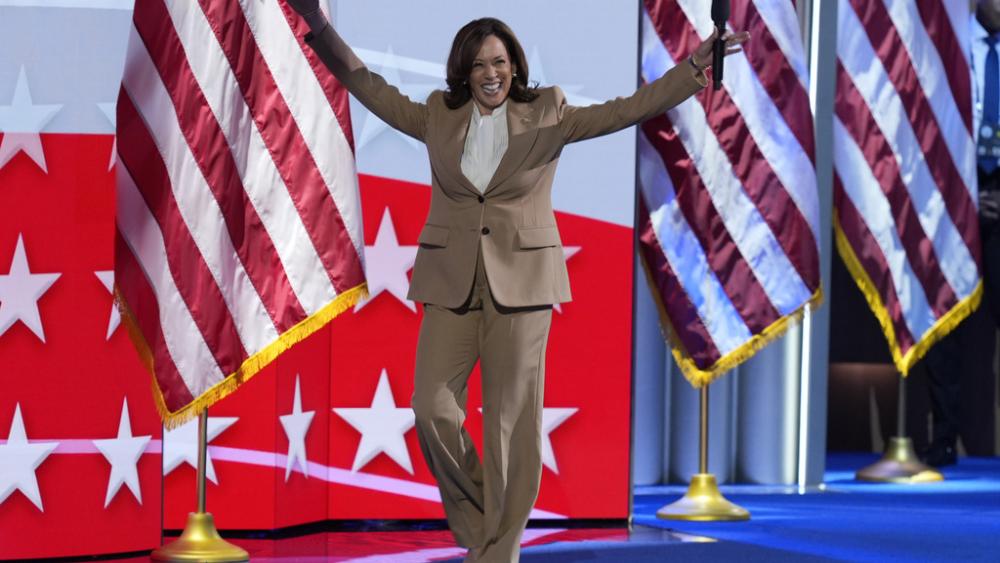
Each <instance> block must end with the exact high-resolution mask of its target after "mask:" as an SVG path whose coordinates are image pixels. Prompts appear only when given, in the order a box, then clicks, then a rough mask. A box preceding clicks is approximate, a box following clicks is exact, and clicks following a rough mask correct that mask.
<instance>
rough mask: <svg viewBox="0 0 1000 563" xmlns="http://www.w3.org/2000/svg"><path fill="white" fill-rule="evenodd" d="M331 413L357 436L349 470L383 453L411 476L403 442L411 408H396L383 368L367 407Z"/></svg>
mask: <svg viewBox="0 0 1000 563" xmlns="http://www.w3.org/2000/svg"><path fill="white" fill-rule="evenodd" d="M333 411H334V412H335V413H337V414H338V415H339V416H340V417H341V418H343V419H344V420H346V421H347V422H348V423H349V424H350V425H351V426H353V427H354V428H355V429H356V430H357V431H358V432H360V433H361V442H360V443H359V444H358V451H357V453H356V454H355V455H354V465H353V466H352V467H351V471H358V470H359V469H361V468H362V467H364V466H365V465H367V464H368V462H369V461H371V460H372V459H374V458H375V456H377V455H378V454H379V453H383V452H384V453H385V454H386V455H388V456H389V457H390V458H392V460H393V461H395V462H396V463H398V464H399V465H400V466H401V467H402V468H403V469H405V470H406V471H407V472H408V473H409V474H410V475H412V474H413V463H412V462H411V461H410V453H409V451H408V450H407V449H406V439H405V435H406V432H407V431H408V430H409V429H410V428H413V424H414V416H413V409H411V408H399V407H396V401H395V399H393V398H392V388H391V387H390V386H389V374H388V373H387V372H386V371H385V369H383V370H382V374H381V375H380V376H379V379H378V386H377V387H376V388H375V395H374V396H373V397H372V404H371V407H368V408H335V409H333Z"/></svg>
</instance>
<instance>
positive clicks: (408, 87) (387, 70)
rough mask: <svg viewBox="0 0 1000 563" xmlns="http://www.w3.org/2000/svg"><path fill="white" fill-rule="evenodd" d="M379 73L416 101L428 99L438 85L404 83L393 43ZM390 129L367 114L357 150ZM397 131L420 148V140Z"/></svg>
mask: <svg viewBox="0 0 1000 563" xmlns="http://www.w3.org/2000/svg"><path fill="white" fill-rule="evenodd" d="M376 72H378V74H380V75H382V77H383V78H385V80H386V82H388V83H389V84H391V85H393V86H395V87H396V88H399V91H400V92H402V93H404V94H406V95H407V96H409V98H410V99H411V100H413V101H416V102H423V101H424V100H426V99H427V96H428V95H430V93H431V92H432V91H433V90H434V89H435V88H437V87H438V84H436V83H431V82H410V83H404V82H403V79H402V77H400V75H399V63H398V62H397V61H396V55H395V53H393V51H392V45H389V46H388V47H387V48H386V50H385V56H384V58H383V59H382V67H381V68H379V69H378V70H376ZM386 129H389V126H388V125H387V124H386V123H385V122H384V121H382V120H381V119H379V118H378V116H376V115H375V114H374V113H370V112H369V113H368V115H366V116H365V123H364V125H362V126H361V135H360V137H359V139H358V141H357V150H361V147H364V146H365V145H367V144H368V143H369V142H370V141H371V140H372V139H374V138H375V137H377V136H379V135H380V134H382V132H383V131H385V130H386ZM393 131H395V133H396V134H397V135H399V136H401V137H402V138H403V139H405V140H406V142H407V143H409V145H410V146H411V147H413V148H415V149H417V148H420V142H419V141H417V140H416V139H414V138H413V137H410V136H409V135H407V134H405V133H401V132H399V131H396V130H395V129H393Z"/></svg>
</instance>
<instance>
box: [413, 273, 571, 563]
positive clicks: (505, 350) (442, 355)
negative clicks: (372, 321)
mask: <svg viewBox="0 0 1000 563" xmlns="http://www.w3.org/2000/svg"><path fill="white" fill-rule="evenodd" d="M477 270H478V271H477V275H476V282H475V285H474V287H473V289H472V293H471V295H470V297H469V301H468V302H467V303H466V305H464V306H462V307H461V308H459V309H447V308H444V307H439V306H436V305H430V304H425V305H424V319H423V322H422V324H421V325H420V337H419V340H418V342H417V357H416V375H415V382H414V392H413V402H412V406H413V411H414V413H415V414H416V428H417V436H418V437H419V440H420V447H421V449H422V450H423V453H424V459H425V460H426V461H427V465H428V467H430V470H431V472H433V473H434V477H435V478H436V479H437V482H438V488H439V489H440V490H441V502H442V503H443V504H444V510H445V514H446V515H447V517H448V526H449V527H450V528H451V531H452V533H453V534H454V535H455V539H456V540H457V541H458V543H459V545H462V546H464V547H467V548H469V554H468V556H467V557H466V561H479V562H486V563H494V562H495V563H501V562H502V563H508V562H511V563H514V562H516V561H517V560H518V557H519V555H520V541H521V534H522V533H523V532H524V527H525V526H526V525H527V522H528V515H529V514H530V513H531V508H532V506H533V505H534V504H535V499H536V498H537V496H538V486H539V483H540V481H541V475H542V461H541V422H542V391H543V385H544V381H545V346H546V343H547V341H548V337H549V326H550V325H551V322H552V307H551V306H544V307H528V308H517V309H509V308H505V307H503V306H501V305H497V304H495V303H494V302H493V299H492V298H491V296H490V291H489V287H488V285H487V283H486V276H485V273H484V272H483V270H482V267H481V266H480V267H478V268H477ZM477 359H478V360H479V361H480V371H481V373H482V381H483V461H482V463H480V461H479V456H478V455H477V453H476V448H475V446H474V445H473V443H472V439H471V438H470V437H469V434H468V432H466V430H465V428H464V427H463V426H462V424H463V422H464V421H465V417H466V399H467V397H468V386H467V382H468V379H469V374H470V372H471V371H472V368H473V366H474V365H475V364H476V360H477Z"/></svg>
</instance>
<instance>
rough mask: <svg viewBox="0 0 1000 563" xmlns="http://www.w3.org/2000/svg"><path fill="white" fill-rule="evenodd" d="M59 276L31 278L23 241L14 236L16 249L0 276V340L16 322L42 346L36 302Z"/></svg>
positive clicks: (43, 333) (34, 276) (40, 323)
mask: <svg viewBox="0 0 1000 563" xmlns="http://www.w3.org/2000/svg"><path fill="white" fill-rule="evenodd" d="M60 275H61V274H32V273H31V270H30V269H29V268H28V257H27V255H26V254H25V252H24V240H23V239H22V237H21V235H20V234H19V235H17V247H16V248H15V249H14V257H13V258H12V259H11V261H10V269H9V270H8V272H7V273H6V274H3V275H0V336H3V335H4V333H6V332H7V329H9V328H10V327H11V326H13V325H14V323H16V322H17V321H21V322H22V323H24V325H25V326H27V327H28V328H29V329H31V332H33V333H35V336H37V337H38V338H39V339H41V341H42V342H45V330H44V329H43V328H42V316H41V313H39V312H38V300H39V299H40V298H41V297H42V295H44V294H45V292H46V291H48V290H49V288H50V287H51V286H52V284H53V283H55V281H56V280H57V279H58V278H59V276H60Z"/></svg>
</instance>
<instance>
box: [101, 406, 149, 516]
mask: <svg viewBox="0 0 1000 563" xmlns="http://www.w3.org/2000/svg"><path fill="white" fill-rule="evenodd" d="M150 438H152V436H133V435H132V420H131V418H130V417H129V414H128V399H127V398H126V399H123V400H122V414H121V418H120V419H119V420H118V436H117V437H115V438H109V439H106V440H94V446H95V447H97V450H98V451H100V452H101V455H103V456H104V459H106V460H108V463H110V464H111V474H110V475H109V476H108V493H107V494H106V495H105V496H104V508H107V507H108V505H109V504H110V503H111V499H113V498H114V497H115V495H116V494H118V491H120V490H121V488H122V484H124V485H126V486H128V489H129V490H130V491H132V496H134V497H135V500H137V501H139V504H142V491H141V490H140V489H139V471H138V467H137V464H138V463H139V458H140V457H142V453H143V452H144V451H145V450H146V445H147V444H149V440H150Z"/></svg>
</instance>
